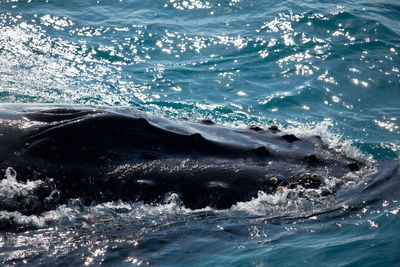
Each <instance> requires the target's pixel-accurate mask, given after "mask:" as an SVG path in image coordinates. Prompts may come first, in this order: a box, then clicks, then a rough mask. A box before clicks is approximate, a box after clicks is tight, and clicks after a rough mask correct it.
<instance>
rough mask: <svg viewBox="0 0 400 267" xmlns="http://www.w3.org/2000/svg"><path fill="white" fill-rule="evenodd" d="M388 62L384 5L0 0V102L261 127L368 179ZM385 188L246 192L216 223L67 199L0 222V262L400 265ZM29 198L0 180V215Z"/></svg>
mask: <svg viewBox="0 0 400 267" xmlns="http://www.w3.org/2000/svg"><path fill="white" fill-rule="evenodd" d="M399 53H400V4H399V2H398V1H396V0H380V1H368V0H361V1H353V0H346V1H340V2H337V3H335V1H324V0H321V1H317V0H303V1H293V0H284V1H265V0H259V1H254V0H147V1H137V0H131V1H129V0H119V1H116V0H107V1H102V0H98V1H94V0H93V1H91V0H80V1H77V0H70V1H57V0H55V1H53V0H45V1H39V0H37V1H35V0H26V1H19V0H6V1H4V0H0V103H57V104H82V105H99V106H107V107H121V106H123V107H126V106H127V107H133V108H135V107H137V108H141V109H143V110H145V111H147V112H149V113H153V114H158V115H160V116H169V117H172V118H179V117H187V118H189V119H190V120H197V119H204V118H206V119H211V120H213V121H215V122H217V123H219V124H223V125H225V126H227V127H233V128H246V127H247V126H248V125H250V124H257V125H260V126H262V127H266V126H267V125H269V124H270V123H276V124H277V125H279V127H280V128H283V129H284V130H285V131H287V132H291V133H295V134H297V135H300V136H301V135H304V136H309V135H314V134H318V135H321V137H322V139H323V140H324V141H325V142H326V143H327V144H328V145H329V146H330V147H332V148H333V149H337V150H338V151H341V152H342V153H345V154H348V155H350V156H352V157H356V158H358V159H359V160H362V161H364V162H367V163H368V166H370V168H371V172H373V171H374V170H375V168H376V166H377V165H379V164H393V162H395V161H398V157H399V155H400V56H399ZM381 162H383V163H381ZM0 176H3V174H0ZM395 178H396V177H395ZM373 179H378V183H377V184H378V186H377V187H375V188H374V189H373V190H372V192H371V191H368V190H364V189H365V186H366V185H367V184H368V183H373V182H374V180H373ZM379 179H380V180H379ZM399 179H400V177H397V178H396V179H394V180H393V179H392V180H389V181H387V180H385V179H382V178H379V175H378V178H376V177H375V178H374V176H368V175H367V176H363V177H357V176H356V175H355V176H354V177H347V181H346V184H345V186H344V188H343V189H342V190H340V192H338V194H335V195H333V196H328V197H322V196H320V195H319V194H317V193H318V192H317V193H316V192H314V191H312V190H308V191H307V190H305V191H302V192H299V190H289V189H287V190H286V189H285V190H284V191H282V192H279V193H276V194H274V195H267V194H265V193H262V192H260V193H259V195H258V197H257V198H254V199H253V200H251V201H249V202H245V203H237V204H236V205H234V206H232V207H231V208H230V209H226V210H215V209H212V208H205V209H202V210H190V209H187V208H185V207H184V206H182V205H180V203H179V200H176V199H171V200H170V201H169V202H167V203H164V204H159V205H148V204H143V203H140V202H139V203H130V202H122V201H116V202H108V203H94V204H92V205H90V206H85V205H83V203H82V201H81V200H80V199H72V200H71V201H70V202H69V203H67V204H65V205H61V206H58V207H57V208H55V209H54V210H51V211H46V212H43V213H41V214H36V215H24V214H21V213H19V212H10V211H0V227H1V230H0V264H1V265H72V266H76V265H100V264H104V265H112V266H131V265H154V266H168V265H171V266H172V265H174V266H175V265H185V266H186V265H199V266H220V265H221V266H293V265H299V266H375V265H377V264H379V265H381V266H399V264H400V213H399V211H400V203H399V200H400V193H399V192H398V189H399V188H400V186H399V181H398V180H399ZM333 183H334V181H333ZM35 186H36V184H35V182H27V183H20V182H18V181H17V180H16V179H15V177H14V175H13V174H12V173H10V172H6V173H5V174H4V178H3V179H2V180H1V181H0V202H2V203H3V202H7V201H12V199H13V195H15V194H20V195H22V196H24V197H25V198H26V199H30V198H31V197H32V195H31V194H32V192H33V189H32V188H35ZM333 186H334V185H333Z"/></svg>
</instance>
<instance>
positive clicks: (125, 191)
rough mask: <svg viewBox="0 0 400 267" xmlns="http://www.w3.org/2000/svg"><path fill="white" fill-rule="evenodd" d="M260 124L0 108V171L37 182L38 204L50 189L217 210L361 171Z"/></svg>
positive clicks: (317, 144)
mask: <svg viewBox="0 0 400 267" xmlns="http://www.w3.org/2000/svg"><path fill="white" fill-rule="evenodd" d="M265 128H266V129H265V130H264V129H262V127H261V126H256V125H252V126H249V129H247V130H237V129H229V128H226V127H222V126H219V125H217V124H215V123H213V122H212V121H210V120H201V121H199V122H190V121H187V120H183V119H167V118H162V117H156V116H153V115H150V114H146V113H144V112H142V111H140V110H136V109H135V110H133V109H129V110H124V111H121V110H119V111H117V110H106V109H94V108H85V107H76V106H64V107H56V106H23V105H22V106H21V105H19V106H16V105H3V106H2V107H1V110H0V133H1V134H0V151H1V153H0V170H1V171H2V172H3V173H4V172H5V171H6V169H7V168H8V167H12V168H13V169H14V170H15V171H16V173H17V180H19V181H26V180H38V179H40V180H42V181H47V183H46V186H43V188H41V189H40V190H41V192H38V194H42V195H43V198H44V199H45V197H47V196H48V195H49V194H50V193H51V192H53V196H52V197H53V202H56V203H58V204H59V203H65V202H66V201H67V200H68V199H70V198H82V199H83V200H84V202H85V203H86V204H90V203H92V202H93V201H94V202H104V201H111V200H119V199H121V200H124V201H144V202H145V203H158V202H162V201H164V200H165V198H166V197H168V196H169V195H170V194H172V193H175V194H177V195H178V196H179V198H180V199H181V200H182V202H183V204H184V205H185V206H186V207H188V208H192V209H197V208H203V207H206V206H211V207H214V208H217V209H224V208H229V207H231V206H232V205H233V204H235V203H237V202H239V201H248V200H251V199H252V198H253V197H256V196H257V193H258V191H264V192H267V193H273V192H275V191H276V190H277V188H278V187H280V186H288V187H296V186H300V185H301V186H303V187H305V188H318V187H320V186H321V184H322V183H323V179H322V177H326V176H331V177H337V178H341V177H343V176H345V175H346V174H347V173H349V172H356V171H358V170H360V169H361V168H363V164H362V163H360V162H358V161H357V160H355V159H352V158H349V157H346V156H344V155H341V154H338V153H336V152H334V151H332V150H331V149H329V148H327V146H326V145H325V144H324V143H323V142H322V141H321V138H320V137H318V136H313V137H297V136H295V135H293V134H290V133H289V134H288V133H283V132H281V131H279V129H277V127H276V126H275V125H274V126H273V127H272V128H271V127H270V128H271V129H268V127H265ZM54 192H57V194H56V195H55V194H54ZM54 199H56V200H54ZM44 202H45V201H44ZM53 204H54V203H53ZM50 208H51V205H50V204H48V205H47V206H46V204H43V206H41V207H40V208H38V209H50ZM33 212H37V211H36V210H35V211H33Z"/></svg>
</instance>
